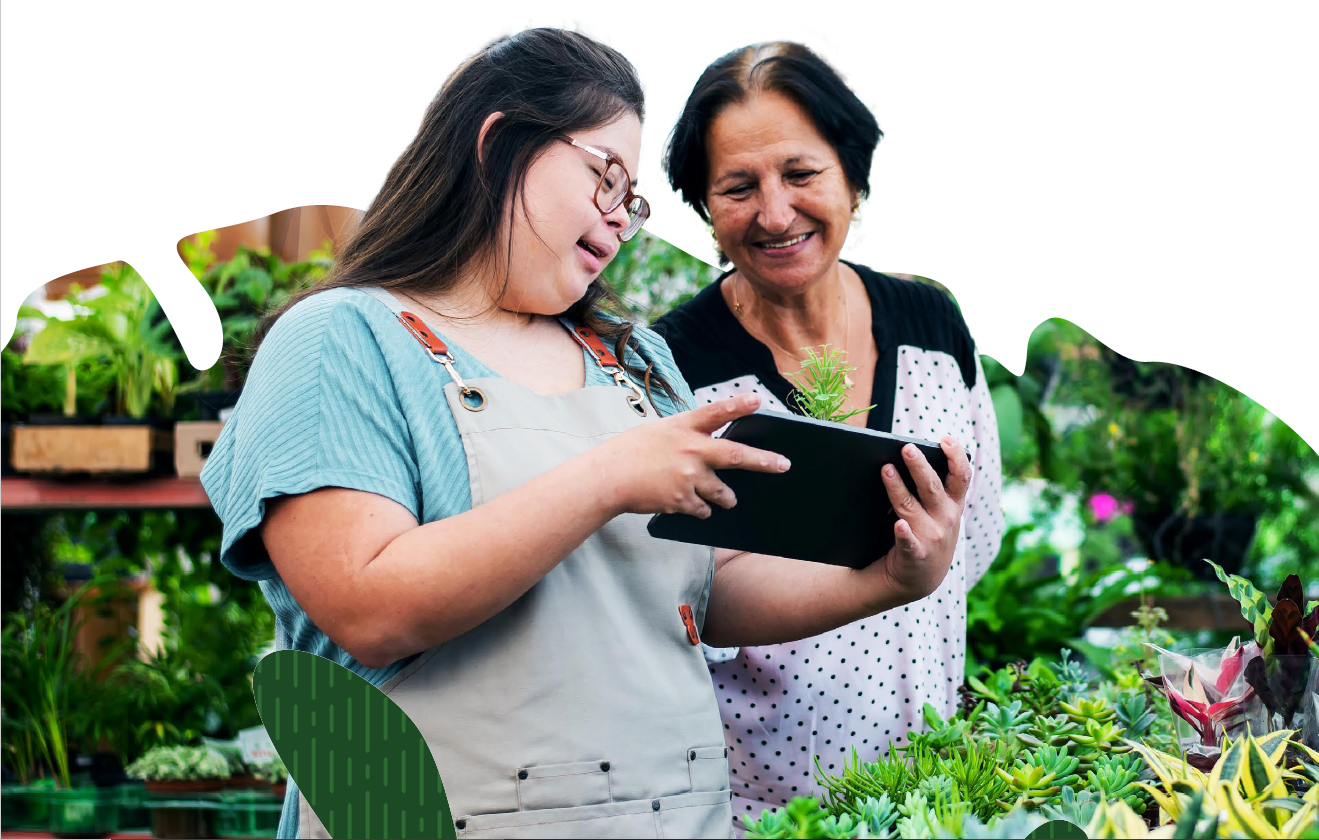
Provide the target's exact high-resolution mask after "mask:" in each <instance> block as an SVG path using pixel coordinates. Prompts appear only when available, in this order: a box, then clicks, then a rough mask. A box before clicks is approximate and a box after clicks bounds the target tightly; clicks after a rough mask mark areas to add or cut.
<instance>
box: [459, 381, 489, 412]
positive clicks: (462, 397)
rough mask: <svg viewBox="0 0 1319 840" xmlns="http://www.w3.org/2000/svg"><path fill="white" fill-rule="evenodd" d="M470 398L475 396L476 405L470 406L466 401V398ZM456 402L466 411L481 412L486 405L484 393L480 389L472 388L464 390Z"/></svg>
mask: <svg viewBox="0 0 1319 840" xmlns="http://www.w3.org/2000/svg"><path fill="white" fill-rule="evenodd" d="M470 396H475V397H476V398H477V400H478V402H477V403H476V405H472V404H471V403H469V402H468V401H467V398H468V397H470ZM458 402H460V403H462V405H463V408H465V409H467V410H468V411H482V410H484V409H485V405H486V398H485V392H484V391H482V390H481V389H480V388H472V387H470V386H469V387H467V388H464V389H463V391H462V393H461V394H460V395H459V396H458Z"/></svg>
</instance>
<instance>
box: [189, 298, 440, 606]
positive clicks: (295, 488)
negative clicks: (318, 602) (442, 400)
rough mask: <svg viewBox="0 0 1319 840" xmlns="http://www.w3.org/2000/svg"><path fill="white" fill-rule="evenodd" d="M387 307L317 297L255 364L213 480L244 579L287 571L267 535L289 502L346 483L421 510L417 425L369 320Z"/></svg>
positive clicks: (232, 558)
mask: <svg viewBox="0 0 1319 840" xmlns="http://www.w3.org/2000/svg"><path fill="white" fill-rule="evenodd" d="M364 301H365V302H366V303H365V304H364ZM375 305H376V304H375V303H374V301H370V299H369V298H366V297H364V296H361V295H353V294H352V293H351V292H350V291H348V290H332V291H327V292H321V293H319V294H317V295H313V296H312V297H310V298H308V299H306V300H304V301H302V302H300V303H299V304H297V305H296V306H294V307H293V308H292V309H290V310H289V311H288V312H286V313H285V314H284V315H283V316H281V317H280V319H279V320H278V321H277V322H276V323H275V326H274V327H273V328H272V329H271V331H270V333H269V334H268V335H267V337H266V339H265V341H264V342H263V343H262V345H261V348H260V350H259V352H258V353H257V355H256V358H255V359H254V360H253V364H252V368H251V371H250V372H249V374H248V378H247V381H246V383H245V384H244V388H243V394H242V396H241V398H240V399H239V401H238V405H237V406H236V407H235V409H234V412H233V414H232V415H231V416H230V418H229V420H228V421H227V422H226V423H225V425H224V428H223V429H222V430H221V433H220V436H219V439H218V440H217V441H216V444H215V447H214V448H213V450H212V452H211V455H210V457H209V458H208V459H207V461H206V466H205V468H204V469H203V471H202V476H201V480H202V485H203V487H204V488H205V490H206V494H207V495H208V496H209V497H210V500H211V504H212V506H213V507H214V509H215V511H216V513H217V514H218V515H219V517H220V520H221V522H222V523H223V526H224V527H223V535H222V538H221V555H220V558H221V561H222V562H223V563H224V565H225V566H226V567H227V568H228V569H229V570H230V571H231V572H233V573H234V574H235V575H237V576H239V577H242V578H247V579H250V580H264V579H268V578H273V577H275V576H276V572H275V568H274V565H273V564H272V563H271V562H270V557H269V555H268V554H267V553H266V551H265V547H264V545H263V544H262V542H261V540H260V538H259V536H258V532H257V531H256V529H257V527H258V526H259V525H260V524H261V521H262V519H263V517H264V515H265V505H266V501H267V500H269V499H272V498H275V497H278V496H284V495H297V494H301V493H308V492H311V491H312V490H316V489H319V488H323V487H343V488H347V489H351V490H361V491H365V492H368V493H374V494H377V495H380V496H384V497H386V498H389V499H392V500H394V501H395V502H398V503H399V504H400V505H402V506H403V507H405V508H407V509H408V510H410V511H412V513H413V515H414V516H417V515H419V510H420V495H421V494H420V490H419V484H418V469H417V462H416V456H415V454H414V451H413V446H412V440H411V436H410V433H409V429H408V423H407V420H406V418H405V417H404V415H403V411H402V409H401V407H400V403H399V399H398V395H397V393H396V392H395V388H394V382H393V378H392V376H391V373H390V369H389V366H388V364H387V363H386V359H385V356H384V354H383V353H382V351H381V347H380V345H379V343H378V341H377V337H376V334H375V332H374V331H373V329H372V327H371V324H370V323H369V319H368V317H367V312H368V311H369V310H368V309H366V306H375Z"/></svg>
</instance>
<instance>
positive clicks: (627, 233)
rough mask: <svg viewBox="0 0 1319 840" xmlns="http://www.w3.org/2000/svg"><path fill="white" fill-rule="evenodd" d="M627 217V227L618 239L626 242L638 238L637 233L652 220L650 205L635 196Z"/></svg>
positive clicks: (629, 206)
mask: <svg viewBox="0 0 1319 840" xmlns="http://www.w3.org/2000/svg"><path fill="white" fill-rule="evenodd" d="M627 215H628V224H627V227H626V228H624V229H623V232H622V233H620V234H619V235H618V238H619V239H621V240H622V241H624V242H626V241H628V240H629V239H631V238H632V237H634V236H636V235H637V231H639V230H641V226H642V225H644V224H645V223H646V220H647V219H649V218H650V205H649V204H647V203H646V199H644V198H642V197H641V196H639V195H638V196H634V197H633V198H632V203H631V204H629V205H628V208H627Z"/></svg>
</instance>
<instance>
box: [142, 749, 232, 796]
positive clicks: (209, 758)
mask: <svg viewBox="0 0 1319 840" xmlns="http://www.w3.org/2000/svg"><path fill="white" fill-rule="evenodd" d="M128 774H129V775H130V776H132V777H134V778H137V779H141V780H142V781H144V782H146V788H147V793H151V794H166V795H173V794H188V793H218V792H219V791H221V790H223V789H224V784H225V781H226V780H227V779H228V778H229V762H228V760H227V759H225V757H224V756H223V755H221V754H220V753H219V752H217V751H216V750H214V749H212V748H210V747H188V746H180V745H174V746H167V747H154V748H152V749H150V750H147V752H146V753H144V754H143V755H142V756H141V757H139V758H138V759H137V761H134V762H133V763H132V764H130V765H128Z"/></svg>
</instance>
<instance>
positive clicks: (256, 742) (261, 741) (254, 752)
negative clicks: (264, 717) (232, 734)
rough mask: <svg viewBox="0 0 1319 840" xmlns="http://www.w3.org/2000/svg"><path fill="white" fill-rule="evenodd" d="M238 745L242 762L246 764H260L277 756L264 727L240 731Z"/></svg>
mask: <svg viewBox="0 0 1319 840" xmlns="http://www.w3.org/2000/svg"><path fill="white" fill-rule="evenodd" d="M238 745H239V746H240V747H242V749H243V760H244V761H246V762H247V763H248V764H260V763H261V762H263V761H270V760H271V759H273V758H275V757H276V756H278V755H279V753H277V752H275V745H274V744H273V743H271V741H270V736H269V735H268V734H267V733H266V728H265V727H264V726H253V727H252V728H251V729H244V730H242V731H240V732H239V733H238Z"/></svg>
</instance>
